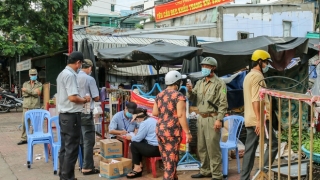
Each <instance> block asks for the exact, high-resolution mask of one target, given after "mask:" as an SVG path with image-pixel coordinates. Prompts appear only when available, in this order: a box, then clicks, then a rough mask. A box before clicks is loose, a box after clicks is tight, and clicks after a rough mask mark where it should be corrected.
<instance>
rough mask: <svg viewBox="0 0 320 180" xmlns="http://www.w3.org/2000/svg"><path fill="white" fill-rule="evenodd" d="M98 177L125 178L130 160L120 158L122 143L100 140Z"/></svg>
mask: <svg viewBox="0 0 320 180" xmlns="http://www.w3.org/2000/svg"><path fill="white" fill-rule="evenodd" d="M99 158H100V175H101V177H104V178H108V179H116V178H119V177H122V176H126V175H127V174H128V173H129V172H130V171H131V170H132V160H131V159H127V158H123V157H122V143H121V142H120V141H118V140H116V139H103V140H100V156H99Z"/></svg>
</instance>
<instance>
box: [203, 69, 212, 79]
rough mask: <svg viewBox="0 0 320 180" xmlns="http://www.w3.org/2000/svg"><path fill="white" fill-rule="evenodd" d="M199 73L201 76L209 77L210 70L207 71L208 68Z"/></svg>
mask: <svg viewBox="0 0 320 180" xmlns="http://www.w3.org/2000/svg"><path fill="white" fill-rule="evenodd" d="M201 73H202V76H205V77H207V76H209V75H210V73H211V69H208V68H201Z"/></svg>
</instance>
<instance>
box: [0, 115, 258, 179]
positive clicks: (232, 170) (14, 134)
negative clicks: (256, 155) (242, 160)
mask: <svg viewBox="0 0 320 180" xmlns="http://www.w3.org/2000/svg"><path fill="white" fill-rule="evenodd" d="M21 116H22V110H20V111H18V112H15V110H14V111H12V112H9V113H0V179H1V180H16V179H19V180H43V179H46V180H57V179H59V177H58V176H57V175H54V174H53V165H52V160H51V157H49V158H50V159H49V162H48V163H46V162H45V159H44V150H43V145H35V146H34V154H33V159H34V160H33V161H34V162H33V164H32V165H31V168H30V169H28V168H27V165H26V164H27V145H26V144H24V145H20V146H18V145H17V142H19V141H20V136H21V130H19V125H20V124H21ZM37 156H39V157H41V159H40V160H35V158H36V157H37ZM256 164H258V161H257V160H256ZM95 166H96V167H99V162H95ZM256 167H257V166H256ZM75 173H76V177H77V178H78V179H79V180H96V179H104V178H100V177H99V175H90V176H83V175H82V174H81V173H80V172H79V171H78V168H77V166H76V171H75ZM195 173H197V171H181V172H178V175H179V179H183V180H191V179H192V178H191V177H190V176H191V175H192V174H195ZM162 174H163V171H162V170H158V171H157V176H158V178H155V180H160V179H162ZM119 179H121V180H125V179H127V178H119ZM137 179H138V180H147V179H154V178H153V177H152V174H151V173H147V172H144V174H143V177H141V178H137ZM205 179H208V180H209V179H211V178H205ZM228 179H229V180H238V179H240V176H239V174H238V173H237V165H236V160H232V161H230V164H229V177H228Z"/></svg>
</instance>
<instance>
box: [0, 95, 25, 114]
mask: <svg viewBox="0 0 320 180" xmlns="http://www.w3.org/2000/svg"><path fill="white" fill-rule="evenodd" d="M0 96H1V99H0V112H9V111H10V109H14V108H15V109H16V111H17V110H18V107H22V104H23V99H22V98H17V94H14V93H10V92H6V91H2V92H0Z"/></svg>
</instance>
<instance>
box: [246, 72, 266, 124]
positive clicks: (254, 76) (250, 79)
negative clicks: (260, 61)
mask: <svg viewBox="0 0 320 180" xmlns="http://www.w3.org/2000/svg"><path fill="white" fill-rule="evenodd" d="M263 79H264V77H263V74H262V73H261V72H260V71H258V70H255V69H251V71H250V72H249V73H248V74H247V75H246V77H245V78H244V81H243V97H244V119H245V126H246V127H252V126H256V125H257V117H256V114H255V113H254V110H253V105H252V103H253V102H255V101H258V102H260V96H259V94H260V93H259V90H260V88H261V87H260V85H261V86H263V87H266V83H265V81H264V80H263ZM259 82H260V85H259ZM265 105H266V110H267V119H268V118H269V100H268V98H267V97H266V98H265Z"/></svg>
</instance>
